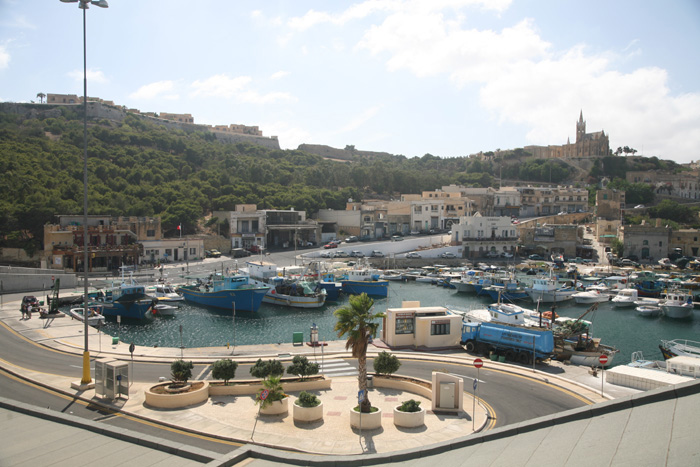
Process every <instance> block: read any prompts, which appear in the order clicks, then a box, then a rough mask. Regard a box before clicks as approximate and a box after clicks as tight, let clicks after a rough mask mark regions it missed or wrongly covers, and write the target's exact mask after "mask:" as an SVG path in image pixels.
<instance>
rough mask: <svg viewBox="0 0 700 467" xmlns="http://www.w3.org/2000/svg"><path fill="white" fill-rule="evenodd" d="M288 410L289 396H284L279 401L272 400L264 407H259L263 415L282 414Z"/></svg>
mask: <svg viewBox="0 0 700 467" xmlns="http://www.w3.org/2000/svg"><path fill="white" fill-rule="evenodd" d="M288 411H289V397H285V398H284V399H282V400H281V401H274V402H272V404H270V405H268V406H267V407H265V408H264V409H263V408H261V409H260V413H261V414H263V415H282V414H283V413H287V412H288Z"/></svg>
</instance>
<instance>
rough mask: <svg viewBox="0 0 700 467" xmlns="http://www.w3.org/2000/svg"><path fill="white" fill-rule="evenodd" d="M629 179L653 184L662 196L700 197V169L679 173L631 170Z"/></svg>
mask: <svg viewBox="0 0 700 467" xmlns="http://www.w3.org/2000/svg"><path fill="white" fill-rule="evenodd" d="M627 181H628V182H630V183H646V184H648V185H651V186H653V187H654V191H655V192H656V193H657V194H658V195H661V196H664V195H665V196H669V197H678V198H684V199H694V200H696V199H700V170H690V171H687V172H678V173H674V172H661V171H658V170H648V171H629V172H627Z"/></svg>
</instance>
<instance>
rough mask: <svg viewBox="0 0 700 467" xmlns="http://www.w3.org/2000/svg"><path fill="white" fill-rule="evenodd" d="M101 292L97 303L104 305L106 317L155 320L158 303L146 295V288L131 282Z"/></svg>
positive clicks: (103, 309) (103, 312)
mask: <svg viewBox="0 0 700 467" xmlns="http://www.w3.org/2000/svg"><path fill="white" fill-rule="evenodd" d="M131 282H132V283H131V284H126V283H125V282H122V284H121V285H119V286H116V287H110V288H108V289H105V290H104V291H100V292H98V293H97V295H96V298H95V300H96V302H97V303H99V304H100V305H102V314H103V315H104V316H121V317H123V318H128V319H139V320H142V319H153V313H152V311H153V306H154V305H155V304H156V303H157V302H158V300H157V299H156V298H155V297H151V296H150V295H147V294H146V288H145V287H144V286H142V285H138V284H136V283H134V282H133V280H132V281H131Z"/></svg>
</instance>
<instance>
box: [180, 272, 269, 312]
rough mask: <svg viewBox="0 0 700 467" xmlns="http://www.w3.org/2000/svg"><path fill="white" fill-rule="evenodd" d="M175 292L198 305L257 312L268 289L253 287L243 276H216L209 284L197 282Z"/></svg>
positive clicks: (266, 287)
mask: <svg viewBox="0 0 700 467" xmlns="http://www.w3.org/2000/svg"><path fill="white" fill-rule="evenodd" d="M177 290H178V292H180V293H181V294H182V295H183V296H184V297H185V300H187V301H188V302H192V303H196V304H198V305H204V306H210V307H214V308H223V309H226V310H230V309H233V307H234V306H235V309H236V310H237V311H258V308H260V304H261V303H262V301H263V298H264V297H265V294H266V293H267V291H268V290H270V287H268V286H258V285H253V284H251V283H250V280H249V277H248V276H245V275H240V274H238V275H233V276H221V275H219V274H217V275H215V276H214V277H213V278H212V280H211V281H210V282H207V283H204V282H202V281H201V280H198V281H197V283H195V284H191V285H184V286H180V287H179V288H178V289H177Z"/></svg>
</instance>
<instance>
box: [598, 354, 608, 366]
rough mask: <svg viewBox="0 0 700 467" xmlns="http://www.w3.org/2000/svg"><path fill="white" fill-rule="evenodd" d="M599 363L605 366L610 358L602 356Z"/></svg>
mask: <svg viewBox="0 0 700 467" xmlns="http://www.w3.org/2000/svg"><path fill="white" fill-rule="evenodd" d="M598 361H599V362H600V364H601V365H605V364H606V363H608V356H607V355H601V356H600V357H598Z"/></svg>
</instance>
